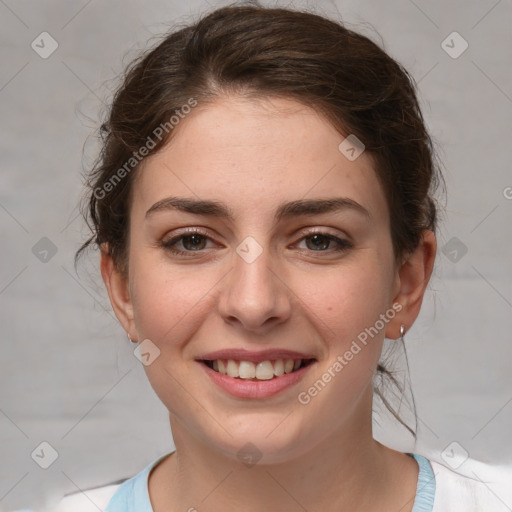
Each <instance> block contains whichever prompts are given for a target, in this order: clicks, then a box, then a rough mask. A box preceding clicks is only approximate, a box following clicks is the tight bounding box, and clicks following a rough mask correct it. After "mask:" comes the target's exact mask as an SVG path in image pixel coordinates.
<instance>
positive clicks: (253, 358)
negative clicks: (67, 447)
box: [196, 348, 316, 363]
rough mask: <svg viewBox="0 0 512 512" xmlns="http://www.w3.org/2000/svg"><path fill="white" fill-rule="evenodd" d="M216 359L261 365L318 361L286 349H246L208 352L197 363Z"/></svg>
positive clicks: (313, 357)
mask: <svg viewBox="0 0 512 512" xmlns="http://www.w3.org/2000/svg"><path fill="white" fill-rule="evenodd" d="M216 359H223V360H227V359H233V360H234V361H250V362H251V363H261V362H262V361H275V360H276V359H316V357H315V356H314V355H312V354H306V353H302V352H295V351H293V350H286V349H267V350H261V351H259V352H254V351H251V350H246V349H244V348H236V349H222V350H215V351H214V352H208V353H207V354H204V355H201V356H199V357H196V361H200V360H208V361H215V360H216Z"/></svg>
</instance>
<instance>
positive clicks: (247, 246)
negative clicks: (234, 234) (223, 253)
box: [236, 236, 263, 263]
mask: <svg viewBox="0 0 512 512" xmlns="http://www.w3.org/2000/svg"><path fill="white" fill-rule="evenodd" d="M236 252H237V254H238V255H239V256H240V257H241V258H242V259H243V260H245V261H246V262H247V263H253V262H254V261H256V259H257V258H259V256H260V255H261V253H262V252H263V247H261V245H260V244H259V243H258V242H257V241H256V240H255V239H254V238H253V237H252V236H248V237H246V238H244V240H243V241H242V243H240V244H239V245H238V247H237V248H236Z"/></svg>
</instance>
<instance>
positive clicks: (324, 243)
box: [301, 233, 352, 252]
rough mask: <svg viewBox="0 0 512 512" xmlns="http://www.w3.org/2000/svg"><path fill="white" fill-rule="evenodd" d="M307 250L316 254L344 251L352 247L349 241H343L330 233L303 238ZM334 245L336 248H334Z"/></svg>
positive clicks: (314, 234)
mask: <svg viewBox="0 0 512 512" xmlns="http://www.w3.org/2000/svg"><path fill="white" fill-rule="evenodd" d="M301 240H304V241H305V245H306V248H307V249H308V250H309V251H315V252H331V251H344V250H347V249H349V248H351V247H352V244H351V243H350V242H348V241H347V240H342V239H340V238H338V237H336V236H334V235H330V234H328V233H313V234H310V235H307V236H305V237H303V238H302V239H301ZM333 245H334V247H333Z"/></svg>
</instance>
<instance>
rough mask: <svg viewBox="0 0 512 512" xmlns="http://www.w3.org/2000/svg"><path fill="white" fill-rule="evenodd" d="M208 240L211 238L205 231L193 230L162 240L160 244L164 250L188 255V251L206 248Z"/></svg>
mask: <svg viewBox="0 0 512 512" xmlns="http://www.w3.org/2000/svg"><path fill="white" fill-rule="evenodd" d="M208 240H211V238H210V237H209V236H208V235H207V234H206V233H202V232H200V231H195V232H194V231H193V232H189V233H187V234H182V235H178V236H175V237H173V238H170V239H169V240H164V241H162V242H161V245H162V247H163V248H164V249H165V250H167V251H169V252H171V253H173V254H177V255H189V254H190V253H193V252H199V251H202V250H204V249H206V248H207V247H206V244H207V242H208ZM180 243H181V247H180V245H179V244H180Z"/></svg>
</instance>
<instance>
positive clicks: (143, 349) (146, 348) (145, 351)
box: [133, 339, 160, 366]
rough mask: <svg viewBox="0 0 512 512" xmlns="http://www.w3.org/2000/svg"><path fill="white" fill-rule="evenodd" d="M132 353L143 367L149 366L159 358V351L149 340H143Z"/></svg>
mask: <svg viewBox="0 0 512 512" xmlns="http://www.w3.org/2000/svg"><path fill="white" fill-rule="evenodd" d="M133 353H134V355H135V357H136V358H137V359H138V360H139V361H140V362H141V363H142V364H143V365H144V366H149V365H150V364H152V363H153V361H154V360H155V359H156V358H157V357H159V356H160V349H159V348H158V347H157V346H156V345H155V344H154V343H153V342H152V341H151V340H149V339H145V340H143V341H141V342H140V343H139V344H138V345H137V347H135V350H134V351H133Z"/></svg>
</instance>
